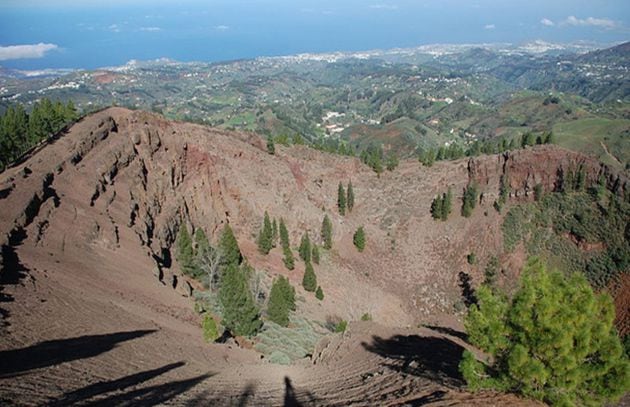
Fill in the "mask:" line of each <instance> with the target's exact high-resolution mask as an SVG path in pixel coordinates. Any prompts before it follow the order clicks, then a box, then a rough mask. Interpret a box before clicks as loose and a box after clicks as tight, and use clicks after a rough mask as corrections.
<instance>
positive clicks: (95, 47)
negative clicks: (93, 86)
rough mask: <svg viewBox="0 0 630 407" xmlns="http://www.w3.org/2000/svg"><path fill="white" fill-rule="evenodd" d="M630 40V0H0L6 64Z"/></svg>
mask: <svg viewBox="0 0 630 407" xmlns="http://www.w3.org/2000/svg"><path fill="white" fill-rule="evenodd" d="M534 40H543V41H548V42H561V43H564V42H575V41H588V42H597V43H602V44H613V43H619V42H624V41H628V40H630V1H628V0H614V1H603V0H589V1H576V0H573V1H569V0H544V1H543V0H529V1H512V0H413V1H412V0H387V1H385V0H374V1H371V0H334V1H333V0H318V1H315V0H293V1H290V0H282V1H280V0H206V1H201V0H180V1H176V2H174V1H166V0H0V66H4V67H8V68H14V69H43V68H83V69H93V68H97V67H104V66H115V65H122V64H125V63H126V62H127V61H129V60H131V59H139V60H147V59H156V58H162V57H166V58H171V59H175V60H179V61H205V62H215V61H226V60H233V59H242V58H253V57H257V56H276V55H290V54H296V53H304V52H310V53H316V52H330V51H360V50H371V49H385V48H398V47H414V46H419V45H425V44H435V43H466V44H470V43H494V42H502V43H505V42H509V43H514V44H520V43H526V42H529V41H534Z"/></svg>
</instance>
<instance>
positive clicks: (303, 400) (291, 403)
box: [186, 376, 326, 407]
mask: <svg viewBox="0 0 630 407" xmlns="http://www.w3.org/2000/svg"><path fill="white" fill-rule="evenodd" d="M255 390H256V385H255V384H254V383H248V384H247V385H246V386H245V388H243V390H242V391H241V393H240V394H239V395H235V394H231V393H229V392H228V393H226V394H219V395H218V396H217V395H214V396H213V397H210V396H209V392H210V391H205V392H203V393H201V394H199V395H197V396H196V397H194V398H193V399H191V400H189V401H188V402H186V405H187V406H191V407H193V406H232V407H246V406H252V407H253V406H259V405H268V404H273V405H276V403H277V401H276V399H275V396H274V394H273V392H272V391H270V390H269V389H266V390H265V391H262V392H261V393H260V394H259V396H258V397H256V396H255ZM325 404H326V403H324V402H323V401H322V400H320V399H318V398H316V397H315V396H314V395H313V394H312V393H311V392H310V391H308V390H304V389H301V388H298V389H296V388H295V387H294V386H293V383H292V381H291V379H290V378H289V377H287V376H285V378H284V397H283V399H282V406H283V407H306V406H315V405H317V406H321V405H325Z"/></svg>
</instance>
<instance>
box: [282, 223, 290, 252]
mask: <svg viewBox="0 0 630 407" xmlns="http://www.w3.org/2000/svg"><path fill="white" fill-rule="evenodd" d="M280 244H281V245H282V247H283V248H285V247H290V246H291V242H289V231H288V230H287V227H286V225H285V224H284V219H282V218H280Z"/></svg>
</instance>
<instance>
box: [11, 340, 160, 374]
mask: <svg viewBox="0 0 630 407" xmlns="http://www.w3.org/2000/svg"><path fill="white" fill-rule="evenodd" d="M155 331H156V330H155V329H149V330H138V331H129V332H117V333H111V334H104V335H85V336H79V337H77V338H69V339H57V340H52V341H45V342H40V343H38V344H36V345H33V346H29V347H27V348H22V349H11V350H5V351H0V360H1V361H2V363H1V364H0V378H6V377H12V376H17V375H18V374H21V373H24V372H27V371H29V370H33V369H39V368H44V367H49V366H55V365H58V364H60V363H64V362H69V361H72V360H77V359H85V358H90V357H93V356H97V355H100V354H101V353H105V352H107V351H110V350H112V349H114V348H115V347H116V346H117V345H118V344H119V343H121V342H125V341H129V340H131V339H135V338H139V337H141V336H145V335H148V334H151V333H153V332H155Z"/></svg>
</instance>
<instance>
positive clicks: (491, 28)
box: [483, 24, 497, 30]
mask: <svg viewBox="0 0 630 407" xmlns="http://www.w3.org/2000/svg"><path fill="white" fill-rule="evenodd" d="M483 28H484V29H486V30H494V29H495V28H497V26H496V25H494V24H486V25H484V26H483Z"/></svg>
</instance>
